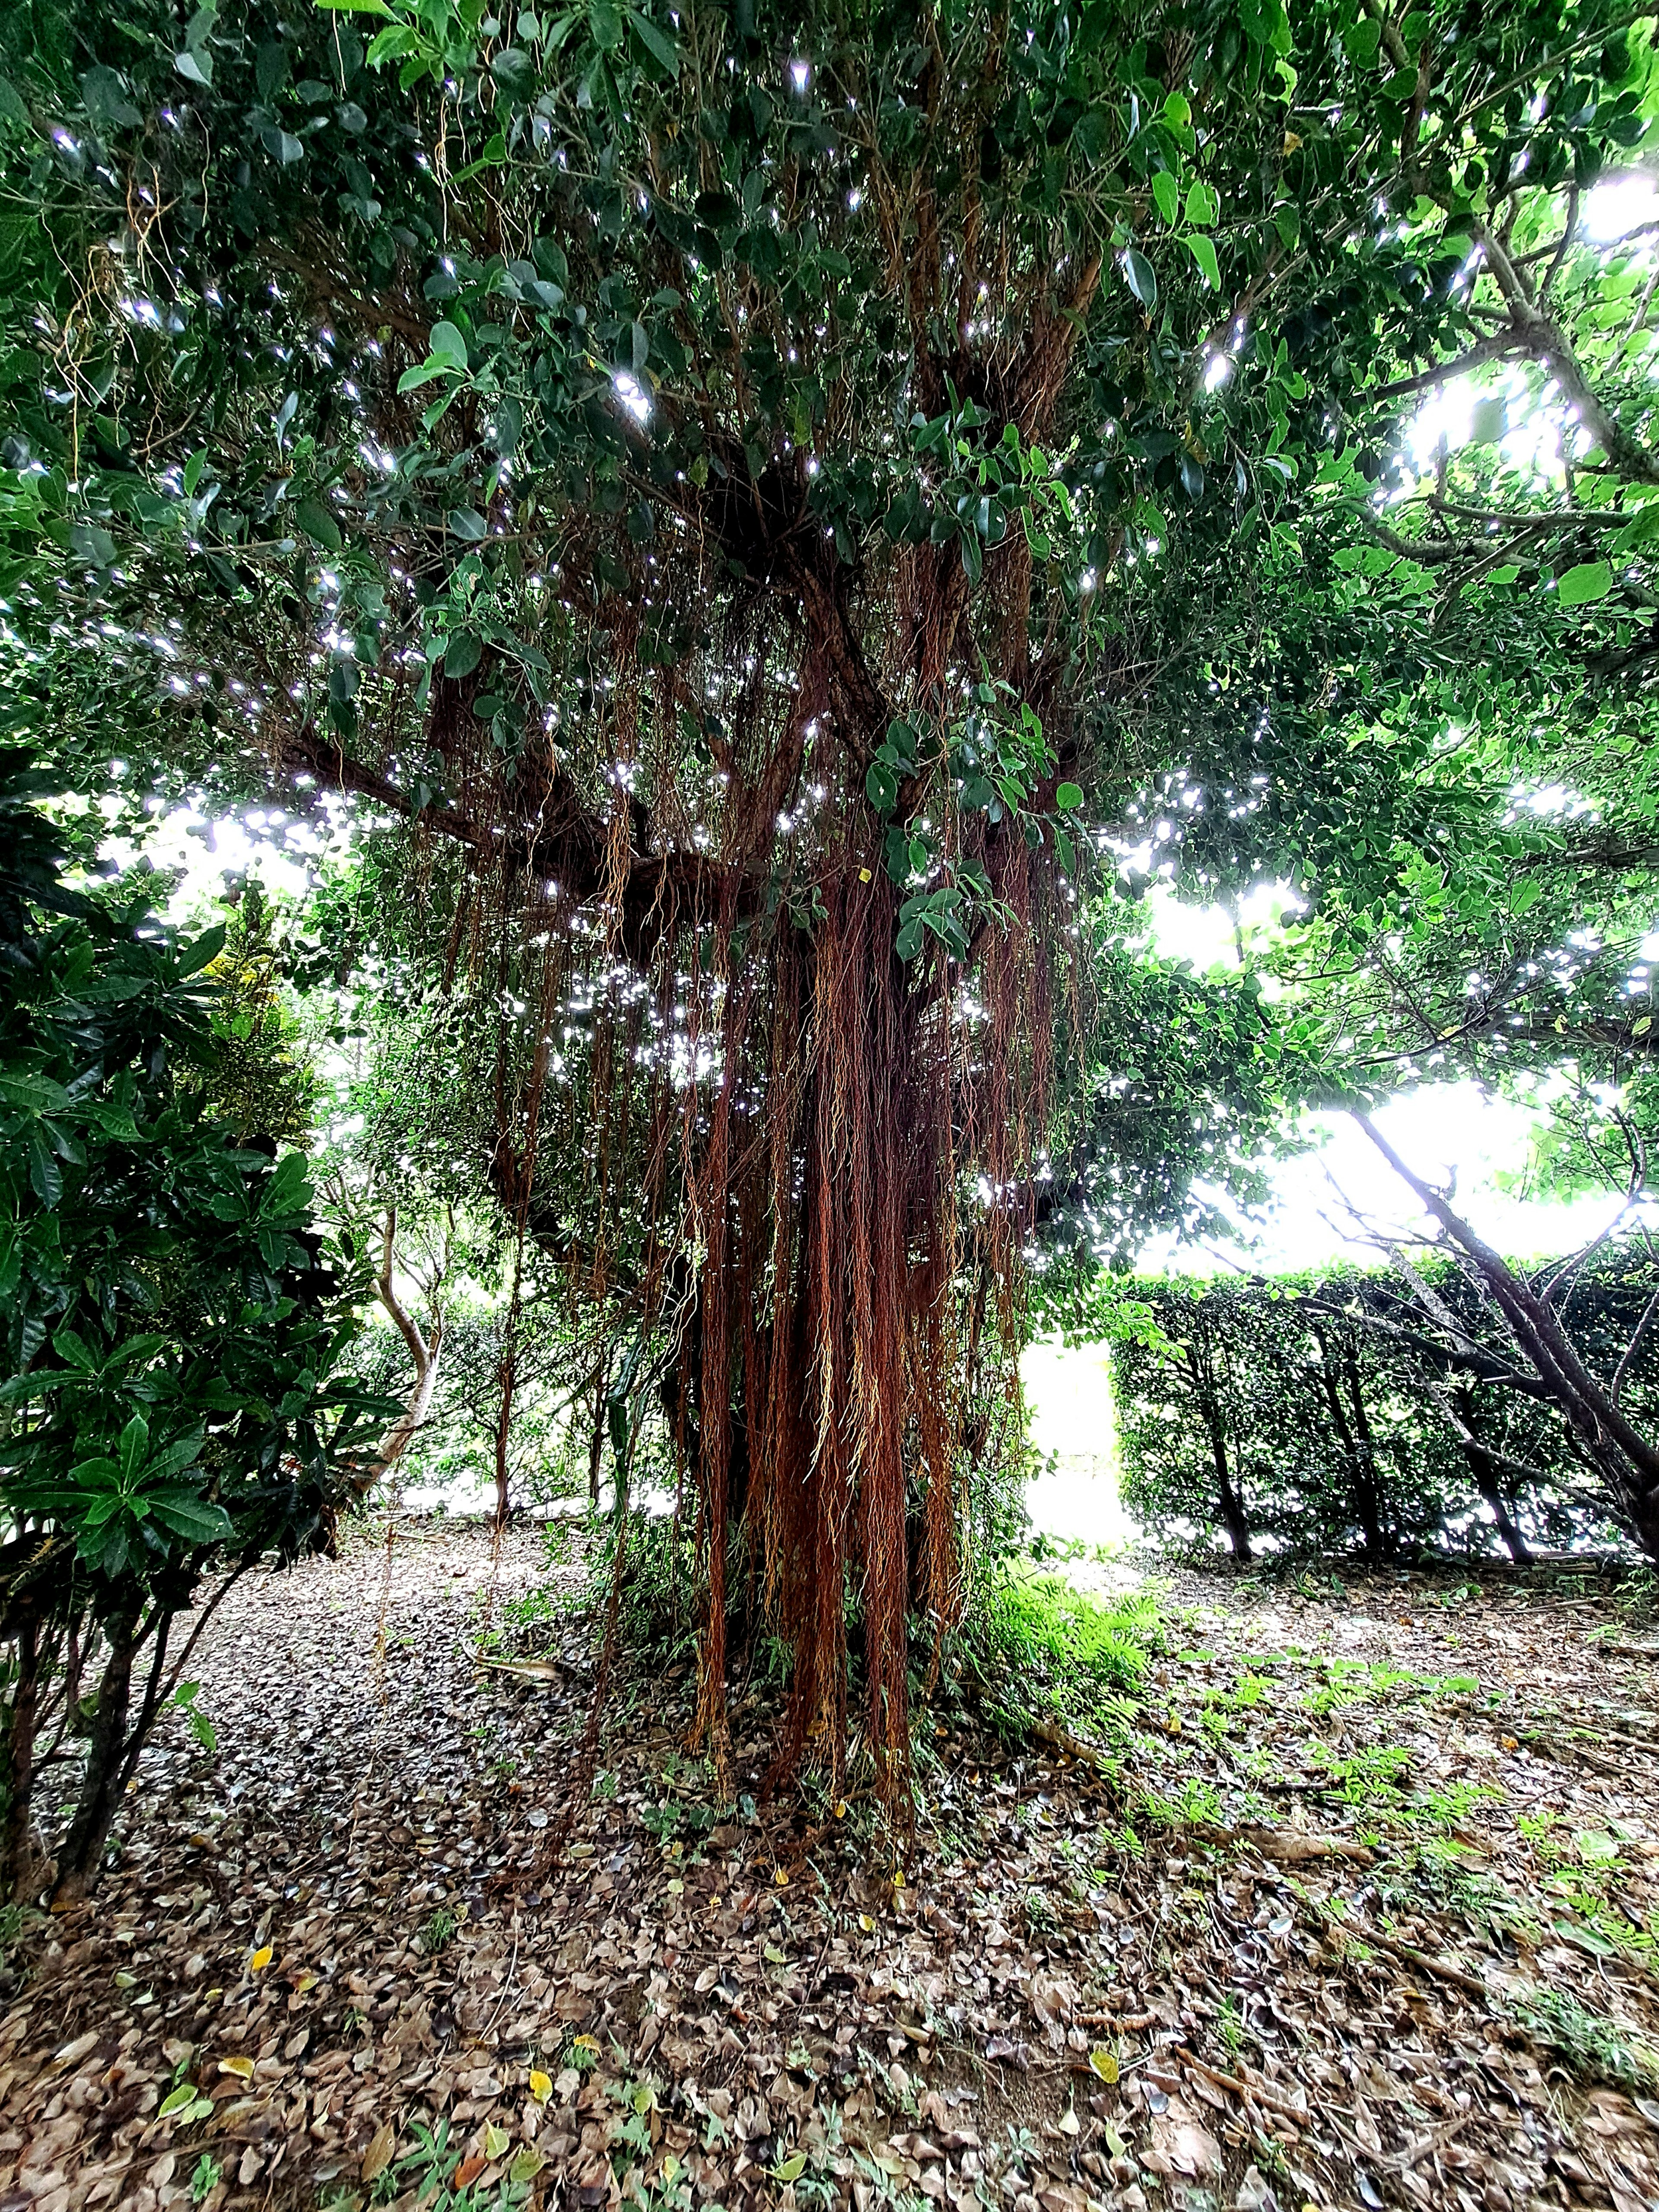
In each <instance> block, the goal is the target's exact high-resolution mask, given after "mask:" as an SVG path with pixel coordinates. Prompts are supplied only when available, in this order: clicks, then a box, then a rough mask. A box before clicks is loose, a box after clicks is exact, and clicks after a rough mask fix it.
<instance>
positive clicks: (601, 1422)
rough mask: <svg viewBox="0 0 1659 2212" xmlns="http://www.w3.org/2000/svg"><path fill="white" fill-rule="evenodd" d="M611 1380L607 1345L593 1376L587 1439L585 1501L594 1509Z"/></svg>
mask: <svg viewBox="0 0 1659 2212" xmlns="http://www.w3.org/2000/svg"><path fill="white" fill-rule="evenodd" d="M610 1380H611V1352H610V1349H609V1347H608V1346H607V1348H606V1350H605V1356H604V1357H603V1358H601V1360H600V1361H599V1367H598V1369H597V1370H595V1373H594V1376H593V1431H592V1435H591V1436H590V1437H588V1440H587V1502H588V1504H590V1505H591V1506H592V1507H593V1508H594V1509H595V1510H598V1507H599V1466H600V1462H601V1461H602V1460H603V1459H604V1457H605V1390H606V1388H607V1386H608V1385H609V1383H610Z"/></svg>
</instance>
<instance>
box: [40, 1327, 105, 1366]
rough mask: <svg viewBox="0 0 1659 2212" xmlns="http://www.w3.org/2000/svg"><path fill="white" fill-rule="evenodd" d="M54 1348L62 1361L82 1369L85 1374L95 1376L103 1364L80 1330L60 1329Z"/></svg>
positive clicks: (53, 1342)
mask: <svg viewBox="0 0 1659 2212" xmlns="http://www.w3.org/2000/svg"><path fill="white" fill-rule="evenodd" d="M52 1350H53V1351H54V1352H56V1353H57V1354H58V1358H60V1359H62V1360H66V1361H67V1362H68V1364H70V1366H71V1367H78V1368H80V1369H81V1370H82V1373H83V1374H88V1375H95V1374H96V1373H97V1371H98V1369H99V1367H100V1364H101V1362H100V1359H99V1358H98V1355H97V1353H96V1352H94V1350H93V1348H92V1346H90V1345H89V1344H88V1342H87V1340H86V1339H85V1337H83V1336H82V1334H81V1333H80V1332H79V1330H78V1329H73V1328H60V1329H59V1330H58V1334H57V1335H56V1336H54V1337H53V1339H52Z"/></svg>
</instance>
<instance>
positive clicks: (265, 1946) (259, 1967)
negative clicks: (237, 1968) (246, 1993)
mask: <svg viewBox="0 0 1659 2212" xmlns="http://www.w3.org/2000/svg"><path fill="white" fill-rule="evenodd" d="M270 1956H271V1954H270V1944H269V1943H262V1944H261V1945H260V1946H259V1948H258V1950H257V1951H256V1952H255V1953H254V1954H253V1956H252V1958H251V1959H250V1960H248V1962H247V1970H248V1972H249V1973H251V1974H262V1973H264V1970H265V1968H266V1967H267V1966H269V1965H270Z"/></svg>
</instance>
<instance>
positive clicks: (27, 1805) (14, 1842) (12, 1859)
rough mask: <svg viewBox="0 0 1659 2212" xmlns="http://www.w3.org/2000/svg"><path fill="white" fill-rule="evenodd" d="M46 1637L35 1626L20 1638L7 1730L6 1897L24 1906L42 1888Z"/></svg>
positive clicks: (1, 1888) (1, 1848) (1, 1868)
mask: <svg viewBox="0 0 1659 2212" xmlns="http://www.w3.org/2000/svg"><path fill="white" fill-rule="evenodd" d="M39 1701H40V1632H39V1628H38V1626H37V1625H36V1623H35V1622H34V1621H33V1620H26V1621H24V1622H23V1623H22V1624H21V1626H20V1627H19V1629H18V1632H17V1680H16V1686H15V1689H14V1691H13V1692H12V1701H11V1720H10V1724H9V1728H8V1730H7V1761H6V1812H5V1823H4V1827H3V1829H0V1897H4V1898H16V1899H19V1900H20V1901H21V1899H23V1898H25V1897H27V1896H32V1895H33V1893H34V1889H35V1887H37V1886H38V1885H36V1884H35V1882H34V1881H33V1879H32V1876H33V1871H34V1869H35V1867H36V1865H37V1863H38V1853H37V1851H36V1849H35V1844H34V1822H33V1796H34V1731H35V1721H36V1717H37V1714H38V1712H39V1709H40V1708H39Z"/></svg>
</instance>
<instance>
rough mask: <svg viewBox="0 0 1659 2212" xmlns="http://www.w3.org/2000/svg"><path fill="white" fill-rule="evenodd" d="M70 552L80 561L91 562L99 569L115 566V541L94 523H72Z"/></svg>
mask: <svg viewBox="0 0 1659 2212" xmlns="http://www.w3.org/2000/svg"><path fill="white" fill-rule="evenodd" d="M70 552H72V553H75V554H77V555H78V556H80V558H81V559H82V561H91V562H94V564H95V565H96V566H97V567H98V568H113V567H114V566H115V559H116V554H115V540H114V539H113V538H112V537H111V536H110V534H109V532H108V531H107V530H100V528H99V526H98V525H97V524H96V523H95V522H72V523H71V524H70Z"/></svg>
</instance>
